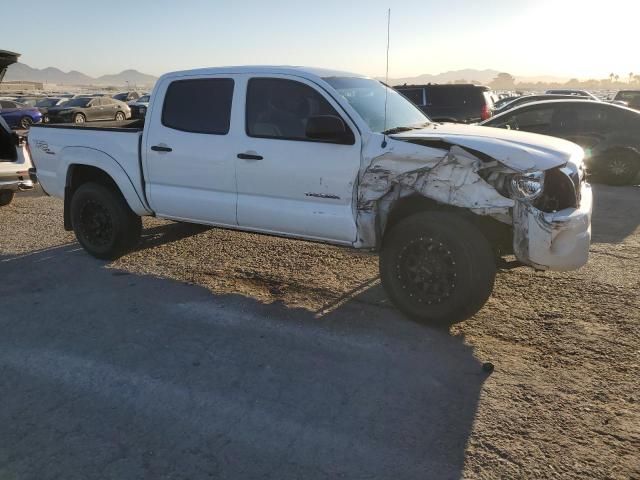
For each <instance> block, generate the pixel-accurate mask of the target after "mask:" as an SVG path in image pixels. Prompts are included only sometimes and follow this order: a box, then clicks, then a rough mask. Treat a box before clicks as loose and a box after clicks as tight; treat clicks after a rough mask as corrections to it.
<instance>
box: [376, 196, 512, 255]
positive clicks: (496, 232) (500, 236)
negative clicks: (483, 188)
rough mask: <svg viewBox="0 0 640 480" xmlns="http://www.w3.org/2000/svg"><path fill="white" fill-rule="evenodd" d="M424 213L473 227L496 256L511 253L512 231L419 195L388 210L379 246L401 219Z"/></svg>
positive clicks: (397, 202)
mask: <svg viewBox="0 0 640 480" xmlns="http://www.w3.org/2000/svg"><path fill="white" fill-rule="evenodd" d="M424 211H437V212H448V213H450V214H451V215H456V216H459V217H462V218H464V219H465V220H467V221H469V222H470V223H472V224H473V225H475V226H476V227H477V228H478V229H479V230H480V231H481V232H482V234H483V235H484V236H485V238H486V239H487V240H488V241H489V243H490V244H491V246H492V247H493V249H494V252H495V253H496V255H506V254H510V253H513V229H512V228H511V226H510V225H507V224H505V223H502V222H500V221H498V220H496V219H495V218H493V217H491V216H488V215H477V214H475V213H473V212H470V211H469V210H468V209H466V208H462V207H456V206H453V205H448V204H444V203H440V202H437V201H436V200H433V199H431V198H428V197H424V196H422V195H419V194H414V195H409V196H407V197H402V198H399V199H398V200H396V201H395V202H394V203H393V204H392V205H391V206H390V208H389V211H388V214H387V216H386V220H385V222H384V225H382V228H381V229H380V232H379V244H380V245H381V244H382V241H383V239H384V236H385V235H386V234H387V233H388V232H389V231H391V229H392V228H393V227H394V226H395V225H397V224H398V223H399V222H400V221H402V220H403V219H405V218H407V217H409V216H411V215H414V214H416V213H420V212H424Z"/></svg>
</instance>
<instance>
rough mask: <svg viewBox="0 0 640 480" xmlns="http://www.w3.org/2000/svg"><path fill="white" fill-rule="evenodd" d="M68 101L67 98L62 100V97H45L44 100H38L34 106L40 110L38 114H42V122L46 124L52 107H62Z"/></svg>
mask: <svg viewBox="0 0 640 480" xmlns="http://www.w3.org/2000/svg"><path fill="white" fill-rule="evenodd" d="M68 101H69V99H68V98H63V97H46V98H41V99H40V100H38V101H37V102H36V104H35V107H36V108H37V109H38V110H40V113H42V121H43V122H48V121H49V109H50V108H53V107H61V106H62V105H64V104H65V103H67V102H68Z"/></svg>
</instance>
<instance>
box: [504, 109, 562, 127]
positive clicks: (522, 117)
mask: <svg viewBox="0 0 640 480" xmlns="http://www.w3.org/2000/svg"><path fill="white" fill-rule="evenodd" d="M553 111H554V110H553V108H532V109H529V110H527V111H524V112H522V113H519V114H516V115H514V116H513V117H514V118H515V122H516V124H517V128H521V129H523V130H529V129H534V130H535V129H539V128H547V127H549V126H550V125H551V118H552V117H553Z"/></svg>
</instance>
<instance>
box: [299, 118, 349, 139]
mask: <svg viewBox="0 0 640 480" xmlns="http://www.w3.org/2000/svg"><path fill="white" fill-rule="evenodd" d="M306 135H307V137H308V138H312V139H314V140H325V141H328V142H335V143H344V144H349V145H350V144H353V142H354V138H353V133H352V132H351V131H350V130H348V129H347V126H346V125H345V123H344V121H342V119H341V118H340V117H336V116H335V115H318V116H315V117H309V120H307V130H306Z"/></svg>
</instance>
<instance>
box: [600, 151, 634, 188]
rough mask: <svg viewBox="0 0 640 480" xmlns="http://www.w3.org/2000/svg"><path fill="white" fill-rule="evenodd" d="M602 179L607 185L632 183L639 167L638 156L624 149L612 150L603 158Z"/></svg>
mask: <svg viewBox="0 0 640 480" xmlns="http://www.w3.org/2000/svg"><path fill="white" fill-rule="evenodd" d="M603 160H604V165H603V169H602V175H601V176H602V180H603V181H604V182H606V183H608V184H609V185H629V184H631V183H633V181H634V180H635V179H636V177H637V175H638V170H639V169H640V157H638V155H635V154H633V153H632V152H629V151H625V150H614V151H612V152H610V153H608V154H607V155H606V157H605V158H604V159H603Z"/></svg>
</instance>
